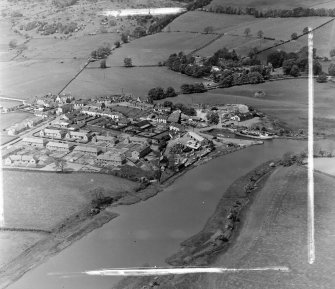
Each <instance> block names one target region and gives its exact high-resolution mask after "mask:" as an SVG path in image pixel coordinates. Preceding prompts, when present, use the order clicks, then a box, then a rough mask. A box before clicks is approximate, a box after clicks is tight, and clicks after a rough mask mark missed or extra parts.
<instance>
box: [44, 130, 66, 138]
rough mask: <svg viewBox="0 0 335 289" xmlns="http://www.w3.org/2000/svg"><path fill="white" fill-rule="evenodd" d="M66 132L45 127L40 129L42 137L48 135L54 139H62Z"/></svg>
mask: <svg viewBox="0 0 335 289" xmlns="http://www.w3.org/2000/svg"><path fill="white" fill-rule="evenodd" d="M65 134H66V132H65V131H63V130H60V129H53V128H45V129H42V130H40V137H48V138H53V139H62V138H63V137H64V136H65Z"/></svg>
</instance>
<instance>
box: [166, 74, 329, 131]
mask: <svg viewBox="0 0 335 289" xmlns="http://www.w3.org/2000/svg"><path fill="white" fill-rule="evenodd" d="M334 88H335V86H334V84H331V83H326V84H319V83H315V106H314V110H315V127H316V129H317V130H316V132H318V133H322V132H326V133H327V131H328V132H331V133H332V134H335V130H334V129H333V126H334V123H335V119H334V115H335V111H334V107H335V103H334V101H335V100H334V97H332V95H333V91H334ZM259 90H262V91H264V92H265V94H266V95H265V97H263V98H255V97H254V93H255V92H256V91H259ZM169 100H172V101H174V102H182V103H187V104H191V103H192V102H194V103H209V104H222V103H245V104H248V105H252V106H254V107H256V108H257V109H259V110H261V111H263V112H265V113H267V114H269V115H270V116H272V117H274V118H277V119H279V120H281V121H282V122H284V123H287V124H288V125H289V126H290V127H293V128H296V129H298V128H304V129H306V128H307V113H308V82H307V80H306V79H295V80H285V81H276V82H266V83H263V84H258V85H243V86H235V87H231V88H225V89H216V90H212V91H209V92H206V93H203V94H193V95H179V96H178V97H176V98H173V99H169Z"/></svg>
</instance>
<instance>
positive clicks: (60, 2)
mask: <svg viewBox="0 0 335 289" xmlns="http://www.w3.org/2000/svg"><path fill="white" fill-rule="evenodd" d="M77 2H78V0H52V4H53V5H55V6H56V7H58V8H64V7H67V6H71V5H74V4H76V3H77Z"/></svg>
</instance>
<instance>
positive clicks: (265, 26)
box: [165, 11, 335, 57]
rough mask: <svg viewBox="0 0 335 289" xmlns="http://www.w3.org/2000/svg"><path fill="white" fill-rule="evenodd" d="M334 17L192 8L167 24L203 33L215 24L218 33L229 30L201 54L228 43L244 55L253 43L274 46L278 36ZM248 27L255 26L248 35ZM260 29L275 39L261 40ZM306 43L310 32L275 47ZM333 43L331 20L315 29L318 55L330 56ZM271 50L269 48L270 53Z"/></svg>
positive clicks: (334, 31) (283, 37)
mask: <svg viewBox="0 0 335 289" xmlns="http://www.w3.org/2000/svg"><path fill="white" fill-rule="evenodd" d="M330 19H331V18H330V17H301V18H254V17H252V16H247V15H242V16H239V15H227V14H215V13H207V12H201V11H192V12H189V13H186V14H183V15H182V16H180V17H178V18H177V19H176V20H175V21H173V22H172V23H171V24H170V25H169V26H168V27H166V28H165V31H166V32H167V31H169V30H170V31H181V32H187V31H189V32H199V33H203V31H204V28H205V27H207V26H212V27H213V32H214V33H225V35H224V36H223V37H221V38H220V39H219V40H217V41H215V42H213V43H212V44H210V45H209V46H207V47H205V48H204V49H202V50H200V51H199V52H197V54H200V55H203V56H209V55H212V54H213V53H214V52H215V51H217V50H218V49H220V48H223V47H226V48H228V49H235V50H236V51H237V52H238V53H239V54H241V55H246V54H247V53H248V52H249V51H250V50H251V48H253V47H257V48H258V49H259V50H261V49H264V48H268V47H271V46H273V45H274V44H275V42H276V41H275V40H289V39H290V38H291V34H292V33H294V32H296V33H298V34H301V33H302V31H303V29H304V28H305V27H317V26H319V25H320V24H322V23H325V22H327V21H328V20H330ZM246 28H250V30H251V32H250V35H249V36H248V37H245V35H244V31H245V29H246ZM259 30H262V31H263V32H264V36H265V37H270V38H274V39H275V40H265V39H263V40H259V38H258V37H257V32H258V31H259ZM191 35H193V34H191ZM171 44H172V43H171ZM171 44H170V45H171ZM306 45H307V36H304V37H301V38H299V39H298V40H296V41H292V42H290V43H288V44H285V45H282V46H279V47H278V48H275V49H283V50H285V51H288V52H294V51H298V50H299V49H300V48H301V47H303V46H306ZM333 46H335V24H334V22H331V23H330V24H328V25H326V26H324V27H322V28H320V29H318V30H316V31H315V32H314V47H315V48H316V49H317V53H318V55H320V56H326V57H329V51H330V50H331V49H332V48H333ZM268 53H269V52H266V54H268Z"/></svg>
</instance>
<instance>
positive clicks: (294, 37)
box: [291, 32, 298, 40]
mask: <svg viewBox="0 0 335 289" xmlns="http://www.w3.org/2000/svg"><path fill="white" fill-rule="evenodd" d="M291 39H292V40H296V39H298V34H297V33H296V32H294V33H292V34H291Z"/></svg>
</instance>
